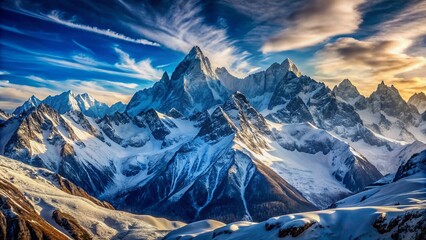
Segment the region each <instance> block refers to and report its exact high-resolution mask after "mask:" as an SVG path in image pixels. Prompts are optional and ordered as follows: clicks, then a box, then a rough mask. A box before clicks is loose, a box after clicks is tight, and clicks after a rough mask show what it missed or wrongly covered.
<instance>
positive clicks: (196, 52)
mask: <svg viewBox="0 0 426 240" xmlns="http://www.w3.org/2000/svg"><path fill="white" fill-rule="evenodd" d="M196 58H199V59H202V58H204V54H203V52H202V51H201V49H200V48H199V47H198V46H194V47H193V48H192V49H191V51H189V53H188V55H186V57H185V59H186V60H188V59H196Z"/></svg>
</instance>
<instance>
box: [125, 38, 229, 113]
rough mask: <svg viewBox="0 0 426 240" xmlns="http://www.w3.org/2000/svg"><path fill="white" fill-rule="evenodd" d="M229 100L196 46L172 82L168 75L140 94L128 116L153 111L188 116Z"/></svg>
mask: <svg viewBox="0 0 426 240" xmlns="http://www.w3.org/2000/svg"><path fill="white" fill-rule="evenodd" d="M228 96H229V92H228V90H227V89H226V88H225V87H224V86H223V85H222V84H221V82H220V81H219V80H218V78H217V76H216V74H215V73H214V72H213V71H212V68H211V64H210V61H209V59H208V58H207V57H206V56H204V54H203V52H202V51H201V49H200V48H199V47H197V46H196V47H193V48H192V49H191V51H190V52H189V53H188V55H187V56H186V57H185V58H184V59H183V60H182V62H180V63H179V64H178V66H177V67H176V69H175V70H174V71H173V73H172V75H171V77H170V79H169V77H168V75H167V73H165V74H164V75H163V77H162V78H161V80H160V81H158V82H156V83H155V84H154V86H152V87H151V88H147V89H144V90H141V91H139V92H137V93H136V94H135V95H134V96H133V97H132V99H131V100H130V102H129V104H128V106H127V112H128V113H129V115H131V116H136V115H137V114H139V113H140V112H142V111H146V110H148V109H150V108H153V109H155V110H158V111H160V112H165V113H166V112H168V111H170V110H171V109H172V108H174V109H176V110H177V111H179V112H181V113H182V114H183V115H185V116H189V115H191V114H193V113H195V112H202V111H205V110H207V109H209V108H211V107H213V106H216V105H218V104H222V103H223V102H224V100H225V99H226V98H227V97H228Z"/></svg>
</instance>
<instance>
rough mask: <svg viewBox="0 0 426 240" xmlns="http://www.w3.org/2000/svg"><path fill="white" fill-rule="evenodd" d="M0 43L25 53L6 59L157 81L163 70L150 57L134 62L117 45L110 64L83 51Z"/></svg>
mask: <svg viewBox="0 0 426 240" xmlns="http://www.w3.org/2000/svg"><path fill="white" fill-rule="evenodd" d="M0 44H2V45H4V46H7V47H9V48H13V49H15V50H18V51H20V52H23V53H25V55H24V56H20V54H15V55H13V56H7V58H8V59H12V60H14V61H19V62H21V63H25V62H29V63H43V64H48V65H51V66H55V67H62V68H68V69H75V70H79V71H87V72H96V73H103V74H108V75H114V76H121V77H125V78H132V79H135V80H148V81H158V80H159V79H160V78H161V75H162V72H163V71H162V70H159V69H157V68H154V67H153V66H152V65H151V60H150V59H144V60H142V61H140V62H136V61H135V60H134V59H133V58H131V57H130V55H129V54H127V53H125V52H124V51H122V50H120V49H118V48H117V47H114V50H115V51H116V53H117V62H116V63H115V64H110V63H107V62H103V61H99V60H97V59H95V58H94V57H92V56H89V55H87V54H84V53H77V54H73V55H71V56H69V57H68V56H57V55H54V54H50V53H46V52H40V51H37V50H31V49H28V48H26V47H22V46H19V45H16V44H14V43H9V42H1V41H0Z"/></svg>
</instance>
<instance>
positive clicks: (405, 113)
mask: <svg viewBox="0 0 426 240" xmlns="http://www.w3.org/2000/svg"><path fill="white" fill-rule="evenodd" d="M347 86H349V87H347ZM333 92H334V93H335V94H336V96H338V98H339V99H341V100H343V101H344V102H347V103H351V104H352V105H353V106H354V107H355V109H356V112H357V113H358V114H359V116H360V117H361V119H362V120H363V122H364V125H365V126H367V127H368V128H369V129H370V130H372V131H373V132H375V133H377V134H380V135H383V136H385V137H388V138H391V139H395V140H399V141H406V142H413V141H416V140H419V141H423V142H424V141H425V140H426V124H425V120H424V119H422V116H421V115H420V114H419V112H418V110H417V109H416V107H415V106H414V105H412V104H411V105H410V104H408V103H407V102H405V101H404V99H403V98H402V97H401V95H400V94H399V92H398V89H396V88H395V87H394V86H393V85H392V86H390V87H389V86H387V85H386V84H385V83H384V82H381V83H380V84H379V85H378V86H377V89H376V91H374V92H373V93H372V94H371V95H370V96H369V97H367V98H366V97H364V96H362V95H361V94H359V92H358V91H357V90H356V87H355V86H354V85H352V83H351V82H350V81H349V80H345V81H343V82H342V83H340V84H339V85H338V86H336V87H335V88H334V90H333ZM421 95H422V94H419V95H417V97H416V98H418V99H421ZM412 101H414V100H412ZM420 102H421V101H420V100H419V101H418V103H420Z"/></svg>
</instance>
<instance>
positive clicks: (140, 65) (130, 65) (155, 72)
mask: <svg viewBox="0 0 426 240" xmlns="http://www.w3.org/2000/svg"><path fill="white" fill-rule="evenodd" d="M114 50H115V52H116V53H117V54H118V55H119V56H120V62H119V63H116V64H115V66H116V67H117V68H119V69H121V70H124V71H132V72H136V73H138V74H139V75H140V77H141V78H143V79H147V80H151V81H158V80H159V79H160V78H161V75H162V74H163V71H161V70H159V69H156V68H154V67H153V66H152V65H151V59H144V60H142V61H139V62H137V61H136V60H135V59H133V58H131V57H130V55H129V54H128V53H126V52H124V51H123V50H121V49H120V48H118V47H114Z"/></svg>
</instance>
